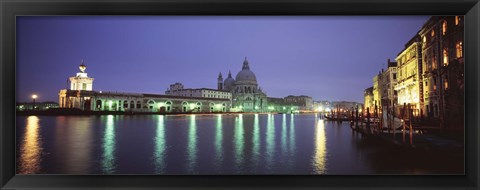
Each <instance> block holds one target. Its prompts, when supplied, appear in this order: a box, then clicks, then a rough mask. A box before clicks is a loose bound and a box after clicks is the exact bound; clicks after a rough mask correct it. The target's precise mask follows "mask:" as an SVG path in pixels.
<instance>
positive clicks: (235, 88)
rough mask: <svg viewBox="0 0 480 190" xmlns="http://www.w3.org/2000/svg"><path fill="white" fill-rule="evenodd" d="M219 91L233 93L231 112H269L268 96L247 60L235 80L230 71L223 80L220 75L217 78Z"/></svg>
mask: <svg viewBox="0 0 480 190" xmlns="http://www.w3.org/2000/svg"><path fill="white" fill-rule="evenodd" d="M217 88H218V90H223V91H227V92H230V93H232V106H231V111H239V112H267V111H268V109H267V107H268V104H267V95H266V93H265V92H263V91H262V89H261V88H260V87H259V85H258V82H257V77H256V76H255V73H253V71H252V70H250V65H249V63H248V60H247V58H246V57H245V60H244V61H243V66H242V70H241V71H239V72H238V73H237V75H236V76H235V79H234V78H233V77H232V73H231V72H230V71H229V72H228V76H227V78H226V79H225V80H223V77H222V74H221V73H220V74H219V76H218V78H217Z"/></svg>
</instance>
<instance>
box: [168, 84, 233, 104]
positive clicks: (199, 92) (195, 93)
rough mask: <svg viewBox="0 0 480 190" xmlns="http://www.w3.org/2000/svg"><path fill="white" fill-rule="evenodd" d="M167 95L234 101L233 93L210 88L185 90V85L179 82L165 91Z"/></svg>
mask: <svg viewBox="0 0 480 190" xmlns="http://www.w3.org/2000/svg"><path fill="white" fill-rule="evenodd" d="M165 95H170V96H187V97H202V98H222V99H229V100H231V99H232V93H231V92H227V91H224V90H216V89H210V88H184V86H183V84H182V83H178V82H177V83H175V84H171V85H170V88H168V89H167V90H166V91H165Z"/></svg>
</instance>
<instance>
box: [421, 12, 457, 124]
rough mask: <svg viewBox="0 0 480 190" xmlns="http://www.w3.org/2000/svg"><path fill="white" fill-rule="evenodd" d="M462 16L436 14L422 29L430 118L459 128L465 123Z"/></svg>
mask: <svg viewBox="0 0 480 190" xmlns="http://www.w3.org/2000/svg"><path fill="white" fill-rule="evenodd" d="M463 18H464V17H463V16H433V17H431V18H430V19H429V20H428V21H427V22H426V23H425V24H424V25H423V27H422V29H421V30H420V31H419V35H420V36H421V38H422V42H423V44H422V56H423V59H424V63H423V65H424V66H423V73H422V75H423V86H424V94H425V97H424V99H425V106H424V109H425V110H426V113H425V114H424V115H425V116H427V117H428V118H434V119H438V120H441V121H445V122H441V125H443V124H445V125H446V127H451V128H458V127H459V126H461V127H463V124H464V119H463V118H464V90H465V89H464V81H465V80H464V78H465V77H464V58H463V57H464V51H463V49H464V48H463V46H464V41H463V40H464V25H463Z"/></svg>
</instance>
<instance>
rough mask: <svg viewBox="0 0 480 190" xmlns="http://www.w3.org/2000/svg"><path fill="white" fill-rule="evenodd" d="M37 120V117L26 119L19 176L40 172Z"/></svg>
mask: <svg viewBox="0 0 480 190" xmlns="http://www.w3.org/2000/svg"><path fill="white" fill-rule="evenodd" d="M39 128H40V125H39V119H38V117H37V116H29V117H27V126H26V128H25V137H24V139H23V142H22V145H21V148H20V152H21V155H20V160H19V161H20V163H21V164H20V165H19V167H18V172H19V173H20V174H34V173H37V172H39V171H40V161H41V160H40V159H41V157H40V156H41V152H42V147H41V146H40V145H41V143H40V139H41V137H40V134H39Z"/></svg>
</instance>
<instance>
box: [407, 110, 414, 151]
mask: <svg viewBox="0 0 480 190" xmlns="http://www.w3.org/2000/svg"><path fill="white" fill-rule="evenodd" d="M408 107H409V108H410V104H408ZM409 113H410V118H413V109H410V111H409ZM412 144H413V126H412V119H410V145H412Z"/></svg>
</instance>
